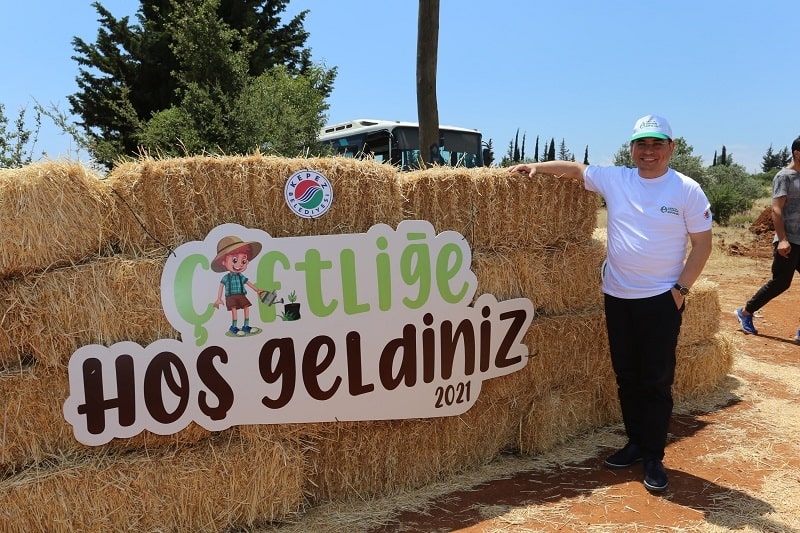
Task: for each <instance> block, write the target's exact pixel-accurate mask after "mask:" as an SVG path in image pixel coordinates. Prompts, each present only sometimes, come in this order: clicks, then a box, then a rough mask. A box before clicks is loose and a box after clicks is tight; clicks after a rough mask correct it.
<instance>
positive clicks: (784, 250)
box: [778, 240, 792, 258]
mask: <svg viewBox="0 0 800 533" xmlns="http://www.w3.org/2000/svg"><path fill="white" fill-rule="evenodd" d="M791 251H792V245H791V243H790V242H789V241H787V240H783V241H778V254H780V256H781V257H784V258H787V257H789V252H791Z"/></svg>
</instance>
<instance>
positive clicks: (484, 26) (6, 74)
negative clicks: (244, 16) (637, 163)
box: [0, 0, 800, 172]
mask: <svg viewBox="0 0 800 533" xmlns="http://www.w3.org/2000/svg"><path fill="white" fill-rule="evenodd" d="M101 3H102V5H103V6H105V7H106V8H107V9H108V10H109V11H110V12H111V13H112V14H113V15H114V16H116V17H118V18H119V17H122V16H125V15H133V14H135V13H136V10H137V9H138V7H139V2H138V1H136V0H101ZM306 9H307V10H309V11H310V12H309V14H308V15H307V17H306V22H305V28H306V30H307V31H308V32H309V33H310V38H309V40H308V42H307V45H308V46H309V47H310V48H311V50H312V58H313V59H314V61H315V62H318V63H323V64H325V65H326V66H328V67H333V66H336V67H338V76H337V79H336V82H335V87H334V91H333V94H332V95H331V97H330V99H329V104H330V109H329V111H328V115H329V122H330V123H334V122H343V121H347V120H352V119H355V118H381V119H389V120H407V121H416V120H417V110H416V88H415V79H416V28H417V9H418V2H417V1H416V0H398V1H386V0H371V1H366V0H342V1H330V0H291V1H290V2H289V5H288V7H287V10H286V11H285V12H284V15H285V19H286V20H287V21H288V20H289V18H290V17H291V16H293V15H294V14H296V13H297V12H299V11H302V10H306ZM440 9H441V12H440V29H439V61H438V77H437V96H438V102H439V122H440V124H442V125H456V126H463V127H468V128H476V129H478V130H480V131H481V132H482V133H483V135H484V139H485V140H488V139H491V140H492V143H493V146H494V151H495V154H496V157H497V159H499V158H500V157H501V156H502V155H503V154H504V153H505V152H506V151H507V149H508V144H509V141H511V140H512V139H513V138H514V135H515V133H516V131H517V129H519V132H520V140H521V138H522V135H523V134H524V135H525V136H526V154H527V155H529V156H531V155H533V149H534V143H535V139H536V137H537V136H539V137H540V140H541V141H540V142H541V143H542V145H543V143H544V142H545V141H548V142H549V140H550V139H551V138H555V141H556V145H557V146H558V144H559V143H560V142H561V140H562V139H563V140H564V141H565V143H566V146H567V148H568V149H569V150H571V151H572V152H573V153H574V154H575V156H576V158H577V159H578V160H582V158H583V154H584V149H585V148H586V146H587V145H588V147H589V159H590V161H591V162H592V163H596V164H610V163H611V162H612V159H613V155H614V153H615V152H616V151H617V150H618V149H619V148H620V147H621V146H622V145H623V144H625V143H626V142H627V140H628V138H629V134H630V131H631V129H632V127H633V123H634V122H635V120H636V119H637V118H638V117H640V116H642V115H645V114H649V113H653V114H660V115H662V116H665V117H666V118H667V119H668V120H669V121H670V122H671V124H672V129H673V132H674V134H675V136H680V137H684V138H685V139H686V140H687V142H688V143H689V144H690V145H691V146H693V147H694V154H695V155H699V156H701V157H702V158H703V160H704V162H705V163H706V164H710V163H711V161H712V160H713V157H714V152H715V151H716V152H717V153H719V152H720V151H721V148H722V146H723V145H725V147H726V150H727V153H728V154H729V155H732V156H733V159H734V161H735V162H737V163H740V164H742V165H744V166H745V167H746V168H747V169H748V170H749V171H751V172H757V171H759V170H760V163H761V157H762V156H763V155H764V152H765V151H766V150H767V148H768V147H769V146H770V145H772V146H773V149H774V150H776V151H777V150H780V149H781V148H783V147H785V146H788V145H790V144H791V141H792V139H794V138H795V137H797V136H798V135H800V105H798V94H800V69H798V68H797V67H796V66H794V65H793V64H792V61H794V56H795V55H796V51H797V49H798V40H797V31H796V30H794V29H792V28H794V26H795V25H793V23H791V22H790V21H791V20H793V19H794V17H796V15H797V14H798V10H797V7H796V3H795V2H794V1H793V0H792V1H790V0H760V1H759V2H752V1H751V2H742V1H736V0H734V1H722V0H693V1H688V0H673V1H671V2H652V1H644V0H639V1H628V0H604V1H599V2H596V1H592V0H585V1H579V0H561V1H558V2H553V1H550V2H521V1H519V0H494V1H493V2H479V1H477V0H441V8H440ZM97 28H98V22H97V14H96V11H95V10H94V9H93V8H92V7H91V4H90V2H89V1H84V0H70V1H69V2H64V1H63V0H58V1H56V0H31V1H30V2H10V1H4V2H3V3H2V7H0V48H1V49H2V50H3V53H2V54H0V72H2V77H3V82H2V84H0V87H2V89H0V103H3V104H4V105H5V114H6V116H7V117H8V118H9V119H12V120H13V119H14V118H16V116H17V114H18V111H19V109H20V108H21V107H28V109H29V115H30V112H31V111H32V107H33V105H34V103H35V102H39V103H41V104H43V105H50V104H55V105H57V106H58V107H59V108H60V109H61V110H62V111H65V112H66V111H68V110H69V102H68V101H67V96H68V95H70V94H73V93H74V92H76V91H77V86H76V84H75V77H76V76H77V74H78V66H77V63H75V61H73V60H72V59H71V56H72V55H73V53H74V51H73V49H72V45H71V40H72V38H73V37H75V36H78V37H81V38H83V39H84V40H86V41H87V42H94V41H95V37H96V32H97ZM37 149H38V150H44V151H46V152H47V153H48V154H49V155H50V156H52V157H58V156H64V155H74V153H75V152H74V150H75V148H74V146H71V145H70V143H69V139H68V138H67V137H66V136H64V135H60V134H59V133H58V132H57V130H55V128H53V127H49V125H47V124H45V127H44V128H43V132H42V135H41V137H40V140H39V144H38V145H37ZM81 157H85V156H83V155H81Z"/></svg>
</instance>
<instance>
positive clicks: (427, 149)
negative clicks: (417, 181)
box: [417, 0, 441, 166]
mask: <svg viewBox="0 0 800 533" xmlns="http://www.w3.org/2000/svg"><path fill="white" fill-rule="evenodd" d="M438 57H439V0H419V20H418V23H417V117H418V121H419V151H420V156H421V157H422V161H423V162H424V164H425V166H427V165H430V164H431V163H434V162H436V163H441V156H440V155H439V105H438V103H437V101H436V64H437V62H438Z"/></svg>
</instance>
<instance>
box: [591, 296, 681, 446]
mask: <svg viewBox="0 0 800 533" xmlns="http://www.w3.org/2000/svg"><path fill="white" fill-rule="evenodd" d="M682 311H683V309H682V308H681V309H678V308H677V307H676V306H675V299H674V298H673V297H672V292H671V291H667V292H665V293H663V294H659V295H657V296H653V297H651V298H638V299H623V298H615V297H614V296H610V295H608V294H606V295H605V312H606V328H607V331H608V341H609V346H610V351H611V364H612V366H613V367H614V373H615V374H616V378H617V387H618V394H619V403H620V407H621V409H622V420H623V423H624V424H625V432H626V433H627V435H628V440H629V441H630V442H633V443H636V444H638V445H639V446H640V448H641V450H642V455H643V456H644V458H645V459H658V460H662V459H663V458H664V448H665V447H666V445H667V432H668V430H669V422H670V419H671V417H672V406H673V400H672V382H673V381H674V380H675V349H676V347H677V345H678V333H680V329H681V322H682V315H681V313H682Z"/></svg>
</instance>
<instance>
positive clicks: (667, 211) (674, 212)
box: [661, 205, 681, 217]
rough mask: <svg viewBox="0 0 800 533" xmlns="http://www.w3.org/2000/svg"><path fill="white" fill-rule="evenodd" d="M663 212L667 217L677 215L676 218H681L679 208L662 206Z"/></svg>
mask: <svg viewBox="0 0 800 533" xmlns="http://www.w3.org/2000/svg"><path fill="white" fill-rule="evenodd" d="M661 212H662V213H664V214H667V215H675V216H676V217H679V216H681V212H680V211H678V208H677V207H667V206H666V205H662V206H661Z"/></svg>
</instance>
